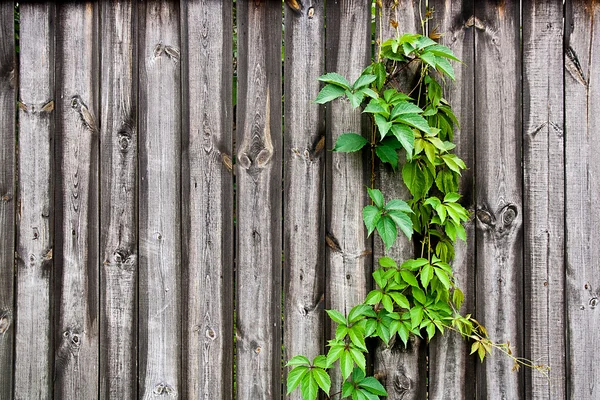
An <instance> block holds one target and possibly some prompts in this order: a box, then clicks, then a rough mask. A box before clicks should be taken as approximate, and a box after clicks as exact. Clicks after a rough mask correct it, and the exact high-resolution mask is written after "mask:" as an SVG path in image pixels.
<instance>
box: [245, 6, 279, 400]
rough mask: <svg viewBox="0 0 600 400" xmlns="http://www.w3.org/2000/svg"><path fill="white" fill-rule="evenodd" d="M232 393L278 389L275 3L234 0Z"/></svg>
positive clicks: (253, 394) (275, 392) (259, 394)
mask: <svg viewBox="0 0 600 400" xmlns="http://www.w3.org/2000/svg"><path fill="white" fill-rule="evenodd" d="M237 22H238V57H239V59H238V96H237V99H238V103H237V123H236V126H237V138H236V146H237V150H236V152H237V164H236V165H238V168H237V170H236V171H237V246H238V248H237V311H236V312H237V326H236V328H237V331H236V336H237V360H236V368H237V369H236V373H237V398H238V399H253V400H254V399H277V398H279V397H280V395H281V373H282V370H281V289H282V286H281V265H282V259H281V256H282V247H281V210H282V206H281V197H282V196H281V175H282V172H281V162H282V154H281V143H282V135H281V2H279V3H277V2H271V1H248V0H244V1H238V2H237Z"/></svg>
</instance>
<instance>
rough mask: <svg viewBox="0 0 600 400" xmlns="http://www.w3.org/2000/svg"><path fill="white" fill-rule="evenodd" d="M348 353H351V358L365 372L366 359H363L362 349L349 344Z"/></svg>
mask: <svg viewBox="0 0 600 400" xmlns="http://www.w3.org/2000/svg"><path fill="white" fill-rule="evenodd" d="M350 354H351V355H352V359H353V360H354V362H355V363H356V365H358V367H359V368H360V369H361V370H362V371H363V372H365V369H366V367H367V360H365V355H364V354H363V352H362V351H360V350H358V349H356V348H354V347H352V346H350Z"/></svg>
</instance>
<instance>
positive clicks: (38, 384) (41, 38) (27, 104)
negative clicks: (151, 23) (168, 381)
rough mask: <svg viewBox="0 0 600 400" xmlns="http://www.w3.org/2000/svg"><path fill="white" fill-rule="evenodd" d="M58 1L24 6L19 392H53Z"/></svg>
mask: <svg viewBox="0 0 600 400" xmlns="http://www.w3.org/2000/svg"><path fill="white" fill-rule="evenodd" d="M54 12H55V10H54V5H53V4H50V3H48V4H44V3H34V4H22V5H21V29H20V47H21V49H20V50H21V51H20V61H19V62H20V69H21V71H20V79H19V95H18V96H19V102H20V103H19V153H18V171H17V179H18V181H19V186H18V197H17V198H18V203H17V214H16V215H17V232H16V254H15V257H16V259H17V271H16V272H17V282H16V293H17V298H16V307H17V310H18V314H17V319H16V326H15V329H16V336H15V353H14V354H15V361H14V398H15V399H24V400H25V399H27V400H29V399H47V398H51V397H52V381H53V368H52V366H53V361H54V360H53V347H54V346H53V343H52V340H53V334H52V306H51V290H52V282H53V276H54V262H53V256H52V253H53V245H54V229H53V223H54V201H53V197H54V140H53V137H54V115H55V111H54V108H55V102H56V99H55V97H54V89H55V88H54V41H55V36H54V33H55V32H54V25H53V23H54Z"/></svg>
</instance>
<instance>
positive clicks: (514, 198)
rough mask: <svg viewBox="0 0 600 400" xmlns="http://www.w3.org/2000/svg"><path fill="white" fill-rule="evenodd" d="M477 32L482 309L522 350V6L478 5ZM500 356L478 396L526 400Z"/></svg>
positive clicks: (498, 337)
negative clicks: (520, 21) (520, 12)
mask: <svg viewBox="0 0 600 400" xmlns="http://www.w3.org/2000/svg"><path fill="white" fill-rule="evenodd" d="M473 26H474V27H475V54H476V60H475V62H476V64H475V68H476V69H475V97H474V98H475V127H476V130H477V131H476V133H475V134H476V137H477V140H476V143H475V146H476V153H475V181H476V182H475V189H476V190H475V192H476V194H475V197H476V207H477V209H476V218H477V220H476V230H477V232H476V246H477V247H476V249H477V261H476V264H477V277H476V279H477V293H476V304H477V310H476V311H477V312H476V313H475V317H476V318H477V319H478V320H479V321H480V322H481V323H482V324H483V325H485V326H486V328H487V330H488V332H489V334H490V337H491V339H492V340H494V341H496V342H510V344H511V348H512V351H513V353H514V354H516V355H520V356H522V355H524V348H523V345H522V343H523V308H522V307H523V303H522V301H521V299H522V292H523V243H522V238H523V230H522V225H523V205H522V178H521V177H522V173H521V110H520V108H519V107H518V105H519V104H521V88H520V76H521V54H520V37H519V36H520V32H519V28H520V26H519V6H518V4H516V3H514V2H507V3H498V2H497V1H495V0H488V1H482V2H477V4H476V5H475V15H474V19H473ZM512 368H513V362H512V360H511V359H510V358H508V357H504V356H502V355H501V353H499V352H496V353H495V356H493V357H490V358H489V359H488V360H486V362H485V363H483V364H478V371H477V397H478V398H489V399H496V398H497V399H507V398H509V399H519V398H522V396H523V372H520V373H518V372H517V373H515V372H512V371H511V370H512Z"/></svg>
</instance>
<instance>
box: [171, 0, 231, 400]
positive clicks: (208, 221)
mask: <svg viewBox="0 0 600 400" xmlns="http://www.w3.org/2000/svg"><path fill="white" fill-rule="evenodd" d="M181 4H182V6H183V7H184V8H183V9H182V12H181V15H182V25H183V30H182V32H183V38H182V41H184V43H183V45H182V49H183V50H182V51H183V54H184V58H183V63H182V68H183V73H184V77H183V81H184V82H186V84H185V85H184V104H183V107H184V111H183V115H184V121H183V123H184V129H183V134H184V138H183V168H182V170H183V177H182V182H183V199H182V206H183V211H182V212H183V221H185V222H184V225H183V266H184V268H183V277H184V279H183V281H184V285H183V288H184V298H185V299H186V301H185V302H184V314H183V315H184V317H183V318H184V319H183V321H184V322H183V343H184V351H183V370H184V374H185V375H184V382H185V385H184V388H183V397H184V398H190V399H200V398H202V399H207V398H214V399H230V398H231V397H232V394H233V279H232V277H233V251H232V250H233V171H232V165H231V159H232V121H233V116H232V114H233V110H232V101H231V100H232V99H231V93H232V88H231V85H232V79H231V77H232V65H233V64H232V49H231V47H232V30H231V24H232V23H233V19H232V3H231V2H226V1H224V2H215V1H207V0H204V1H193V2H189V3H188V2H182V3H181Z"/></svg>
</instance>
